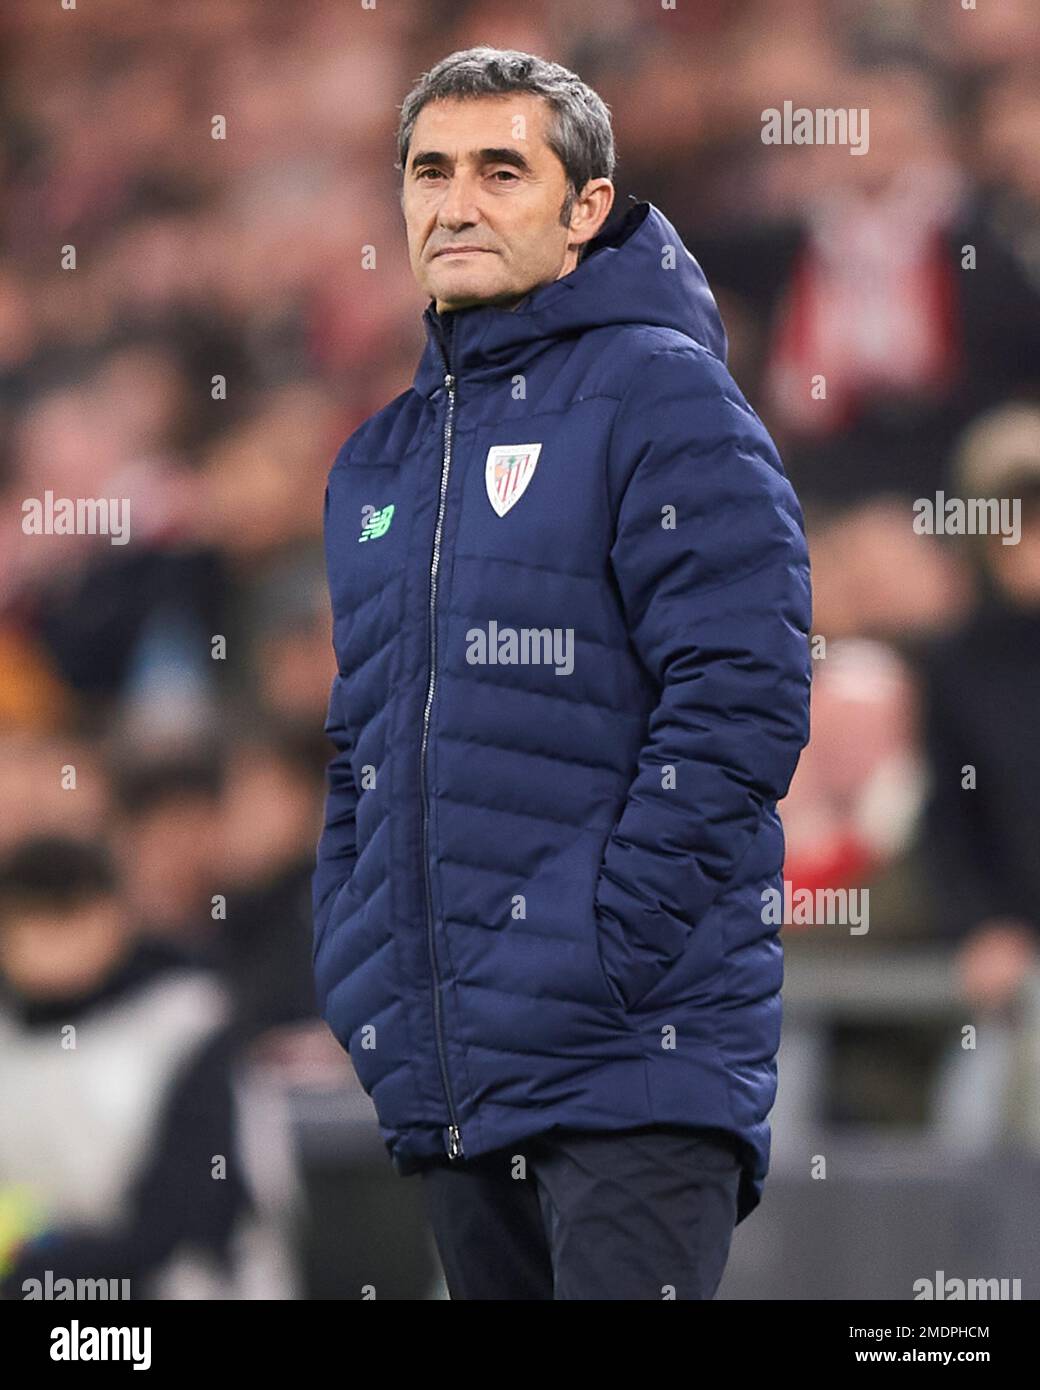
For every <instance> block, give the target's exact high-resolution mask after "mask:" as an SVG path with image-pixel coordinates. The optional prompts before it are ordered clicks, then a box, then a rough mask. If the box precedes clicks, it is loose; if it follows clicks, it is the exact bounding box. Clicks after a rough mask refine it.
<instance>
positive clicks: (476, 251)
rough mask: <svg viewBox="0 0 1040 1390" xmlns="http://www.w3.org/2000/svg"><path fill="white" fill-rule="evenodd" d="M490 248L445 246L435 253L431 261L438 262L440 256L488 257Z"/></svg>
mask: <svg viewBox="0 0 1040 1390" xmlns="http://www.w3.org/2000/svg"><path fill="white" fill-rule="evenodd" d="M490 252H491V248H490V247H488V246H445V247H444V248H443V249H442V250H440V251H435V252H434V256H433V259H434V260H438V259H439V258H440V257H441V256H482V255H488V254H490Z"/></svg>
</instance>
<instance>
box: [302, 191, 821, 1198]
mask: <svg viewBox="0 0 1040 1390" xmlns="http://www.w3.org/2000/svg"><path fill="white" fill-rule="evenodd" d="M424 321H425V327H426V331H427V336H428V341H427V344H426V349H425V352H424V354H423V356H422V359H421V361H420V364H419V367H418V370H417V372H416V375H415V380H414V383H413V385H412V387H411V388H410V389H409V390H407V391H405V392H404V393H403V394H401V395H400V396H398V397H397V398H396V399H395V400H393V401H392V402H391V403H390V404H389V405H387V406H386V407H385V408H384V409H382V410H380V411H379V412H378V413H377V414H375V415H373V416H372V417H371V418H370V419H368V420H367V421H365V423H364V424H362V425H361V426H360V427H359V428H358V429H357V430H356V431H355V432H354V434H352V435H351V437H350V438H349V439H348V440H347V441H346V443H345V444H344V445H343V447H342V448H341V449H340V451H339V454H338V455H337V457H336V460H335V462H334V464H333V466H332V470H331V473H330V475H329V481H328V490H327V493H326V497H325V548H326V559H327V566H328V580H329V588H330V592H331V598H332V607H333V617H334V624H333V641H334V646H335V652H336V659H337V665H338V675H337V677H336V679H335V681H334V683H333V688H332V695H331V701H330V708H329V717H328V723H327V725H326V728H327V731H328V733H329V735H330V737H331V738H332V740H333V742H334V744H335V746H336V748H337V749H338V750H339V752H338V755H337V756H336V757H334V758H333V760H332V762H331V763H330V766H329V794H328V801H327V807H326V819H325V829H324V832H323V834H322V837H321V841H320V844H319V847H318V863H317V869H316V872H315V877H314V973H315V981H316V987H317V995H318V1001H319V1005H320V1008H321V1011H322V1015H323V1017H324V1018H325V1019H326V1021H327V1022H328V1024H329V1026H330V1028H331V1029H332V1031H333V1033H334V1034H335V1036H336V1037H337V1038H338V1039H339V1041H340V1043H341V1044H342V1045H343V1046H344V1047H345V1048H346V1049H348V1050H349V1052H350V1056H351V1058H352V1060H353V1064H354V1068H355V1070H356V1072H357V1075H358V1077H359V1078H360V1080H361V1083H362V1085H363V1086H364V1087H365V1089H366V1091H367V1092H368V1093H369V1094H370V1095H371V1096H372V1098H373V1101H374V1103H375V1106H376V1109H377V1112H378V1116H379V1122H380V1132H381V1134H382V1137H383V1139H384V1140H385V1141H386V1144H387V1146H388V1148H389V1151H390V1153H391V1155H392V1157H393V1160H394V1164H395V1167H396V1169H397V1170H398V1171H399V1172H401V1173H408V1172H413V1171H415V1170H416V1169H417V1167H419V1166H421V1164H422V1162H423V1160H424V1159H428V1158H429V1157H431V1156H433V1155H438V1154H440V1155H443V1154H445V1153H448V1154H450V1155H453V1156H456V1157H457V1156H459V1155H460V1154H461V1155H462V1156H464V1157H465V1158H471V1157H476V1156H478V1155H480V1154H483V1153H486V1152H488V1151H489V1150H492V1149H497V1148H500V1147H502V1146H507V1145H510V1144H519V1143H520V1142H521V1141H523V1140H524V1139H525V1138H529V1137H531V1136H533V1135H534V1134H537V1133H541V1132H543V1131H546V1130H549V1129H552V1128H554V1127H558V1126H563V1127H568V1128H577V1129H586V1130H588V1129H600V1130H602V1129H609V1130H623V1129H626V1128H633V1127H637V1126H641V1125H647V1124H668V1125H693V1126H711V1127H715V1128H720V1129H725V1130H728V1131H730V1132H732V1133H733V1134H734V1135H736V1136H737V1138H738V1140H739V1147H740V1148H741V1150H742V1152H743V1155H744V1167H743V1175H742V1181H741V1187H740V1194H739V1205H738V1220H742V1219H743V1218H744V1217H745V1216H746V1215H747V1214H748V1212H749V1211H751V1210H752V1208H753V1207H754V1206H755V1205H757V1203H758V1201H759V1200H760V1197H761V1190H762V1182H763V1179H764V1178H765V1175H766V1171H767V1167H768V1161H769V1126H768V1121H767V1116H768V1114H769V1111H770V1109H771V1106H772V1104H773V1100H774V1095H775V1090H776V1054H777V1048H778V1044H779V1037H780V985H781V979H782V973H783V969H782V950H781V945H780V941H779V938H778V935H777V929H776V927H775V926H773V925H771V924H768V922H767V923H764V922H763V916H764V915H765V916H766V917H767V918H768V917H769V914H768V913H766V914H764V913H763V890H765V889H767V888H780V886H781V874H782V864H783V851H784V842H783V831H782V828H781V825H780V821H779V818H778V816H777V812H776V802H777V800H778V799H779V798H781V797H782V796H783V795H784V794H785V792H786V790H787V787H788V783H789V781H790V779H791V775H792V773H793V772H794V769H795V765H796V763H797V761H798V755H799V752H800V750H801V748H802V747H803V745H804V744H805V742H806V739H807V737H808V703H809V650H808V631H809V623H810V588H809V568H808V558H807V552H806V544H805V538H804V532H803V524H802V516H801V511H800V509H799V506H798V503H797V500H796V498H795V496H794V493H793V491H792V489H791V487H790V485H789V483H788V482H787V479H786V477H785V475H784V472H783V469H782V467H781V464H780V460H779V458H778V457H777V454H776V451H775V449H774V447H773V444H772V442H771V441H770V439H769V436H768V435H767V433H766V431H765V429H764V428H763V426H762V424H761V422H760V421H759V419H758V417H757V416H756V415H755V413H754V412H753V411H752V410H751V408H750V407H749V406H748V404H747V402H746V401H745V400H744V397H743V396H742V395H741V393H740V391H739V390H738V389H737V387H736V385H735V384H734V382H733V380H732V378H731V377H730V375H729V373H728V371H727V370H726V367H725V365H724V360H725V352H726V339H725V334H724V331H723V328H722V324H721V322H720V319H719V316H718V312H717V309H716V307H715V302H714V300H713V298H712V296H711V293H710V291H709V289H708V287H707V284H706V282H705V280H704V276H703V274H702V272H701V270H700V268H699V266H698V265H697V263H696V261H695V260H694V259H693V257H692V256H691V255H690V253H689V252H688V251H687V250H686V249H685V247H684V246H683V245H682V242H681V241H680V239H679V236H678V234H677V233H676V231H675V229H674V227H672V226H671V224H670V223H669V222H668V221H667V219H666V218H665V217H664V216H663V215H662V214H661V213H660V212H659V211H658V209H657V208H655V207H654V206H653V205H652V204H650V203H637V204H635V205H634V206H633V207H631V208H630V209H629V211H628V213H627V214H626V215H625V216H624V217H623V218H621V219H620V220H619V222H618V224H617V225H616V227H615V228H614V229H613V230H612V231H609V232H606V233H604V234H601V236H600V237H599V238H597V240H596V241H595V242H593V243H591V244H590V247H589V250H588V252H587V254H586V256H585V259H584V260H583V261H582V262H581V263H580V265H579V266H578V268H577V269H576V270H575V271H574V272H573V273H571V274H570V275H567V276H564V277H563V278H562V279H560V280H557V281H555V282H554V283H552V284H549V285H543V286H540V287H539V288H537V289H536V290H534V291H533V292H532V293H531V294H529V295H528V296H527V297H526V298H525V299H524V300H523V301H522V302H521V303H520V305H519V306H518V307H517V308H516V309H515V310H513V311H509V310H504V309H498V308H483V307H475V308H472V309H466V310H461V311H458V312H456V313H454V314H450V313H446V314H443V315H438V314H437V313H436V312H435V311H434V308H433V305H432V302H431V304H430V306H429V307H428V308H427V310H426V313H425V315H424Z"/></svg>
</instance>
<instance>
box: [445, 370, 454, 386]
mask: <svg viewBox="0 0 1040 1390" xmlns="http://www.w3.org/2000/svg"><path fill="white" fill-rule="evenodd" d="M444 384H445V386H446V387H447V388H448V390H449V391H454V389H455V378H454V377H453V376H452V374H451V372H446V373H445V376H444Z"/></svg>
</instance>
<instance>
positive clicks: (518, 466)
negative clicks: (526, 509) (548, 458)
mask: <svg viewBox="0 0 1040 1390" xmlns="http://www.w3.org/2000/svg"><path fill="white" fill-rule="evenodd" d="M541 451H542V446H541V445H540V444H492V446H491V448H490V449H489V450H488V456H487V463H486V465H485V466H484V480H485V482H486V483H487V495H488V497H489V499H490V501H491V505H492V506H493V507H494V509H495V511H496V512H497V513H498V515H499V516H505V514H506V512H508V510H509V508H510V507H511V506H512V505H513V504H514V502H519V501H520V498H521V497H523V495H524V491H525V490H526V488H527V484H528V483H529V482H530V481H531V477H532V475H533V473H534V469H535V464H536V463H537V462H538V455H539V454H540V453H541Z"/></svg>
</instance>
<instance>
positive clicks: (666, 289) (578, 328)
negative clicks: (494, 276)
mask: <svg viewBox="0 0 1040 1390" xmlns="http://www.w3.org/2000/svg"><path fill="white" fill-rule="evenodd" d="M667 247H673V248H674V257H675V266H674V268H666V266H664V265H662V259H663V256H664V252H665V248H667ZM625 323H632V324H642V325H652V326H654V327H658V328H670V329H674V330H675V331H676V332H679V333H682V334H685V336H686V337H687V338H690V339H692V340H693V341H694V342H695V343H698V344H699V345H700V346H701V347H704V348H706V349H707V350H708V351H709V352H710V353H712V354H713V355H714V356H715V357H717V358H719V360H720V361H722V362H725V360H726V333H725V329H724V328H723V326H722V320H721V318H720V317H719V311H718V307H717V305H716V303H715V299H714V297H713V295H712V293H711V290H710V289H709V288H708V282H707V280H706V279H705V278H704V272H703V271H702V270H701V268H700V266H699V265H698V264H697V262H696V260H695V259H694V258H693V256H692V255H691V254H690V252H689V251H688V250H687V249H686V247H685V246H684V245H683V242H682V239H681V238H680V236H679V234H678V232H677V231H676V230H675V228H674V227H673V226H672V224H671V222H669V221H668V219H667V217H665V215H664V214H663V213H662V212H661V211H660V210H659V209H658V208H656V207H655V206H654V205H653V203H649V202H636V203H635V204H634V206H632V207H630V208H629V209H628V210H627V212H625V214H624V215H623V216H622V217H621V218H620V219H615V220H614V221H613V222H610V221H608V223H607V225H606V226H605V227H604V228H603V230H602V231H601V232H600V234H599V236H597V237H595V238H594V239H593V240H592V241H591V242H590V243H589V249H588V251H587V252H586V253H585V256H584V257H583V259H582V260H581V262H580V263H579V264H578V267H577V269H575V270H573V271H572V272H571V273H570V274H569V275H565V276H563V278H562V279H560V280H554V281H553V282H552V283H551V284H548V285H539V286H538V287H537V289H534V290H532V291H531V293H530V294H528V295H527V296H526V297H525V298H524V299H522V300H521V301H520V303H519V304H518V305H517V306H516V307H515V308H514V309H511V310H510V309H501V308H496V307H490V306H489V307H483V306H481V305H474V306H473V307H471V308H468V309H457V310H454V311H446V312H445V313H443V314H438V313H437V311H436V309H435V308H434V301H433V300H432V299H431V300H430V302H429V305H428V306H427V308H426V310H425V312H424V313H423V324H424V327H425V329H426V348H425V351H424V352H423V355H422V358H421V360H420V362H419V366H418V369H417V371H416V374H415V379H414V382H413V385H414V387H415V390H416V391H418V392H419V393H420V394H421V395H424V396H430V395H432V394H433V392H434V391H436V390H437V388H438V387H439V386H441V385H442V384H443V381H444V375H445V371H446V367H445V360H446V358H448V360H450V362H451V369H452V372H453V373H454V375H455V376H457V377H459V378H461V379H463V380H466V381H470V380H474V379H478V380H479V379H481V378H488V377H494V376H500V375H502V374H508V373H511V372H516V371H521V370H522V369H523V365H524V363H525V362H526V361H527V360H528V359H529V358H531V357H533V356H535V355H536V354H537V353H538V352H539V351H541V350H542V348H543V347H544V344H545V342H546V340H548V339H555V338H568V337H576V336H578V335H579V334H581V333H584V332H585V331H586V330H588V329H593V328H603V327H605V326H607V325H610V324H625Z"/></svg>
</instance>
